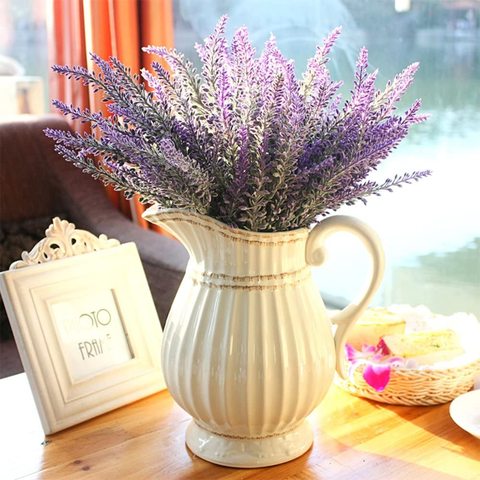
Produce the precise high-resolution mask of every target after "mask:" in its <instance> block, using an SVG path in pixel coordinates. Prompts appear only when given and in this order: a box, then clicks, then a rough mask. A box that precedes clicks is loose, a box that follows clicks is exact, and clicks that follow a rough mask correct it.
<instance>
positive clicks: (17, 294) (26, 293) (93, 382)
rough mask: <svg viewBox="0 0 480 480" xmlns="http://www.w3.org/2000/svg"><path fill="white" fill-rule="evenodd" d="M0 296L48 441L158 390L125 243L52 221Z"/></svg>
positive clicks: (146, 296)
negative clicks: (71, 428) (60, 432)
mask: <svg viewBox="0 0 480 480" xmlns="http://www.w3.org/2000/svg"><path fill="white" fill-rule="evenodd" d="M46 235H47V236H46V238H45V239H44V240H42V241H41V242H39V243H38V244H37V245H36V247H35V248H34V249H33V250H32V251H31V252H30V253H27V252H24V253H23V255H22V260H21V261H19V262H15V263H14V264H12V266H11V268H10V270H8V271H5V272H1V273H0V292H1V294H2V297H3V300H4V304H5V307H6V310H7V314H8V317H9V320H10V324H11V326H12V331H13V334H14V338H15V341H16V344H17V347H18V350H19V354H20V358H21V360H22V363H23V366H24V368H25V372H26V374H27V377H28V380H29V383H30V386H31V388H32V392H33V396H34V399H35V403H36V406H37V409H38V412H39V416H40V419H41V422H42V426H43V429H44V431H45V433H46V434H51V433H54V432H57V431H60V430H63V429H65V428H67V427H70V426H72V425H75V424H77V423H80V422H83V421H85V420H88V419H90V418H93V417H95V416H97V415H100V414H102V413H105V412H108V411H110V410H113V409H115V408H118V407H120V406H123V405H126V404H128V403H131V402H133V401H136V400H139V399H141V398H143V397H146V396H148V395H151V394H153V393H156V392H158V391H160V390H162V389H164V388H166V387H165V381H164V378H163V374H162V367H161V357H160V347H161V341H162V335H163V333H162V329H161V325H160V321H159V319H158V315H157V312H156V310H155V306H154V303H153V299H152V296H151V293H150V289H149V286H148V283H147V280H146V277H145V273H144V271H143V267H142V264H141V261H140V257H139V254H138V251H137V248H136V246H135V244H134V243H125V244H122V245H120V244H119V242H118V241H117V240H113V239H110V240H109V239H107V238H106V237H105V236H104V235H100V237H98V238H97V237H95V236H94V235H92V234H91V233H89V232H86V231H83V230H75V225H73V224H71V223H69V222H67V221H65V220H60V219H59V218H55V219H54V220H53V224H52V225H51V226H50V227H49V229H47V231H46Z"/></svg>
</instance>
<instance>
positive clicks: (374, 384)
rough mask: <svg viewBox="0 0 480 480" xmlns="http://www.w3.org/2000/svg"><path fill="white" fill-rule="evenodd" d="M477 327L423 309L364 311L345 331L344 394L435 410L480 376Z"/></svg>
mask: <svg viewBox="0 0 480 480" xmlns="http://www.w3.org/2000/svg"><path fill="white" fill-rule="evenodd" d="M479 341H480V323H479V322H478V321H477V319H476V318H475V317H474V316H473V315H467V314H455V315H452V316H450V317H446V316H441V315H434V314H432V313H431V312H430V311H429V310H428V309H426V308H425V307H410V306H393V307H390V308H388V309H386V308H372V309H369V310H367V312H366V313H365V314H364V316H363V317H362V318H361V319H359V321H358V322H357V324H356V325H355V327H354V328H353V329H352V331H351V332H350V335H349V337H348V340H347V345H346V355H347V359H348V361H349V366H350V375H349V378H348V379H347V380H342V379H340V378H337V380H336V381H337V384H339V385H340V386H341V387H342V388H344V389H346V390H348V391H349V392H351V393H353V394H355V395H359V396H363V397H366V398H370V399H374V400H379V401H382V402H386V403H393V404H404V405H434V404H438V403H444V402H447V401H450V400H452V399H453V398H455V397H456V396H458V395H460V394H461V393H464V392H466V391H468V390H470V389H471V388H472V386H473V384H474V380H475V377H476V376H478V375H480V352H479V350H478V342H479Z"/></svg>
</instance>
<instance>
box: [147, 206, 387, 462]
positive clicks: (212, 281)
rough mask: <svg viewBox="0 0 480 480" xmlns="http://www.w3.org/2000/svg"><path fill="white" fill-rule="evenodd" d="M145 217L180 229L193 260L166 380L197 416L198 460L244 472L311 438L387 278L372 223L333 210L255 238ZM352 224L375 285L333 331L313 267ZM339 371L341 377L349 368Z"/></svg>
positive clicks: (173, 322) (190, 221)
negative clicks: (351, 336) (352, 336)
mask: <svg viewBox="0 0 480 480" xmlns="http://www.w3.org/2000/svg"><path fill="white" fill-rule="evenodd" d="M144 217H145V218H146V219H147V220H149V221H151V222H154V223H157V224H159V225H160V226H161V227H162V228H165V229H166V230H167V231H169V232H170V233H172V234H173V235H175V236H176V237H177V238H178V239H179V240H180V241H181V242H182V243H183V244H184V246H185V247H186V248H187V250H188V252H189V254H190V260H189V263H188V266H187V270H186V274H185V278H184V279H183V281H182V284H181V285H180V288H179V291H178V293H177V296H176V298H175V301H174V302H173V305H172V308H171V310H170V314H169V317H168V319H167V323H166V327H165V331H164V339H163V345H162V362H163V368H164V375H165V381H166V383H167V387H168V389H169V390H170V393H171V394H172V396H173V397H174V399H175V400H176V401H177V403H178V404H179V405H180V406H181V407H182V408H183V409H185V410H186V411H187V412H188V413H189V414H190V415H191V416H192V417H193V419H194V421H193V423H192V424H191V425H190V427H189V429H188V432H187V445H188V446H189V447H190V449H191V450H192V451H193V452H194V453H195V454H197V455H198V456H200V457H202V458H204V459H206V460H209V461H212V462H214V463H219V464H221V465H229V466H236V467H251V466H257V467H258V466H267V465H273V464H277V463H282V462H286V461H288V460H291V459H293V458H296V457H297V456H299V455H301V454H302V453H304V452H305V451H306V450H307V449H308V448H309V446H310V445H311V443H312V433H311V430H310V428H309V426H308V423H306V422H305V418H306V417H307V415H308V414H309V413H310V412H311V411H312V410H313V409H314V408H315V407H316V406H317V405H318V404H319V402H320V401H321V400H322V398H323V397H324V396H325V394H326V393H327V391H328V389H329V387H330V384H331V382H332V379H333V373H334V370H335V364H336V356H335V344H336V345H337V349H338V350H339V351H338V355H337V359H338V360H341V362H343V358H344V354H343V345H344V343H345V335H346V333H347V331H348V329H349V327H350V326H351V325H352V322H354V321H355V320H356V318H358V316H359V315H361V313H362V312H363V310H364V309H365V308H366V307H367V305H368V302H369V301H370V299H371V297H372V296H373V294H374V293H375V290H376V289H377V287H378V285H379V283H380V280H381V276H382V273H383V254H382V249H381V247H380V244H379V242H378V239H377V238H376V236H375V234H374V233H373V232H371V231H370V230H369V229H368V227H366V226H365V225H364V224H361V223H360V222H358V221H356V220H355V219H352V218H350V217H339V216H337V217H330V218H329V219H327V220H324V221H323V222H321V223H320V224H319V225H318V226H316V227H315V228H314V229H313V230H312V231H311V232H310V231H309V230H308V229H298V230H294V231H290V232H279V233H255V232H248V231H244V230H238V229H232V228H229V227H227V226H226V225H224V224H222V223H221V222H218V221H216V220H212V219H211V218H209V217H205V216H201V215H197V214H191V213H187V212H185V211H182V210H160V209H158V208H157V207H151V208H150V209H148V210H147V211H146V212H145V214H144ZM338 230H348V231H350V232H352V233H354V234H356V235H358V236H359V237H360V238H361V239H363V241H364V243H365V244H366V246H367V250H368V251H369V252H370V253H371V255H372V259H373V265H374V268H373V276H372V278H371V281H370V287H369V289H368V291H367V293H366V294H365V296H364V298H363V300H362V301H361V302H360V303H359V304H358V305H351V306H350V307H347V309H346V310H344V311H342V312H340V314H339V315H338V317H337V319H338V323H339V325H338V329H337V334H336V338H335V340H334V338H333V337H332V333H331V322H330V319H329V318H328V316H327V313H326V310H325V307H324V305H323V302H322V299H321V297H320V295H319V293H318V287H317V286H316V285H315V284H314V282H313V280H312V276H311V272H310V266H309V264H321V263H322V261H323V258H324V254H323V251H322V245H323V242H324V240H325V238H326V237H327V236H328V235H330V234H331V233H333V232H335V231H338ZM337 366H338V370H339V371H340V373H344V367H343V365H342V363H340V362H339V363H338V365H337Z"/></svg>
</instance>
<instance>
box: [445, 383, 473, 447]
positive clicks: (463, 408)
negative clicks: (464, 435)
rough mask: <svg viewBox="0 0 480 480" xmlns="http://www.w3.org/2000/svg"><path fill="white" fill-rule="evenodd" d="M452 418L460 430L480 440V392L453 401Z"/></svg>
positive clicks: (465, 394) (470, 393) (463, 395)
mask: <svg viewBox="0 0 480 480" xmlns="http://www.w3.org/2000/svg"><path fill="white" fill-rule="evenodd" d="M450 416H451V417H452V419H453V421H454V422H455V423H456V424H457V425H458V426H459V427H460V428H463V429H464V430H465V431H467V432H468V433H471V434H472V435H473V436H474V437H477V438H479V439H480V390H472V391H471V392H467V393H463V394H462V395H460V396H458V397H457V398H456V399H455V400H453V402H452V403H451V404H450Z"/></svg>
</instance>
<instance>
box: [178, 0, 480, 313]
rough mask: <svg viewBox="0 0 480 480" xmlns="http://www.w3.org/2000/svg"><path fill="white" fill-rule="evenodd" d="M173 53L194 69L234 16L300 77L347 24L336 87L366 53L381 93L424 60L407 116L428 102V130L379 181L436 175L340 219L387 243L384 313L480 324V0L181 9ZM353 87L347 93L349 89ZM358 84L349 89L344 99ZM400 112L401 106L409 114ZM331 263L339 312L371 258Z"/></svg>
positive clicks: (219, 0) (323, 0) (212, 4)
mask: <svg viewBox="0 0 480 480" xmlns="http://www.w3.org/2000/svg"><path fill="white" fill-rule="evenodd" d="M174 5H175V44H176V46H177V48H178V49H179V50H181V51H183V52H185V53H186V54H187V55H188V56H189V57H190V58H191V59H192V60H194V59H196V58H197V56H196V53H195V51H194V48H193V45H194V43H195V42H197V41H201V40H202V39H203V38H204V37H206V36H207V35H208V34H209V33H210V32H211V31H212V30H213V27H214V25H215V23H216V21H217V19H218V18H219V17H220V16H221V15H222V14H223V13H227V14H228V15H229V17H230V22H229V27H228V32H229V33H230V35H231V34H232V33H233V31H234V30H235V29H236V28H238V27H239V26H241V25H246V26H247V27H248V28H249V31H250V38H251V40H252V41H253V43H254V44H255V46H256V47H257V49H258V50H261V48H262V45H263V43H264V42H265V41H266V40H267V38H268V37H269V35H270V32H273V33H274V34H275V36H276V37H277V40H278V44H279V47H280V48H281V50H282V52H283V53H284V54H285V55H286V56H288V57H290V58H294V59H295V61H296V68H297V72H298V73H301V72H302V71H303V70H304V69H305V66H306V61H307V59H308V58H309V57H311V56H312V55H313V53H314V49H315V45H316V44H318V43H319V42H320V41H321V40H322V39H323V37H324V36H325V35H326V33H327V32H329V31H330V30H331V29H333V28H334V27H335V26H337V25H342V26H343V34H342V39H341V41H339V42H338V44H337V46H336V48H335V49H334V51H333V54H332V61H331V63H330V69H331V71H332V74H333V76H334V77H336V78H338V79H345V80H347V81H348V80H349V79H351V78H352V67H353V64H354V62H355V58H356V54H357V52H358V50H359V49H360V48H361V47H362V46H363V45H365V46H366V47H367V48H368V50H369V54H370V64H371V66H372V68H377V67H378V68H379V70H380V75H379V80H378V86H379V87H380V86H383V84H384V83H385V82H386V80H387V79H389V78H392V77H393V76H394V75H395V74H396V73H398V72H400V71H401V70H402V69H403V68H404V67H405V66H407V65H408V64H410V63H412V62H415V61H419V62H420V64H421V67H420V71H419V72H418V73H417V77H416V82H415V84H414V85H413V87H412V88H411V89H410V91H409V93H408V97H407V98H405V101H404V102H403V106H404V107H405V106H407V104H409V103H411V102H412V101H413V100H414V99H415V98H422V99H423V105H424V107H423V111H424V112H426V113H430V114H431V118H430V120H429V121H428V122H426V123H424V124H422V125H418V126H416V127H414V128H412V130H411V133H410V135H409V136H408V137H407V139H405V140H404V141H403V142H402V143H401V144H400V146H399V147H398V149H397V150H396V151H395V152H394V153H393V154H392V155H391V156H390V157H389V158H388V159H387V160H386V161H385V162H384V164H383V165H382V167H381V169H380V171H379V172H378V175H379V177H380V178H384V177H388V176H392V175H394V174H395V173H403V172H405V171H414V170H423V169H431V170H433V175H432V177H430V178H428V179H425V180H422V181H421V182H419V183H418V184H414V185H411V186H405V187H404V188H403V189H399V190H397V191H395V192H394V193H393V194H389V193H385V194H384V195H382V196H381V197H378V198H377V197H375V198H372V199H371V200H370V201H369V203H368V205H367V207H364V206H363V205H361V204H360V205H355V206H353V207H348V208H343V209H342V210H341V211H339V212H338V213H343V214H349V215H355V216H357V217H359V218H361V219H363V220H365V221H366V222H367V223H368V224H370V225H371V226H372V227H373V228H374V229H375V230H376V231H377V232H378V233H379V235H380V236H381V238H382V240H383V243H384V248H385V251H386V258H387V272H386V276H385V280H384V282H383V287H382V290H381V292H379V294H378V295H377V297H376V303H378V304H382V305H388V304H392V303H410V304H413V305H417V304H424V305H427V306H428V307H429V308H430V309H431V310H432V311H435V312H438V313H444V314H449V313H453V312H456V311H467V312H472V313H475V314H476V315H477V316H479V317H480V216H479V213H480V212H479V202H478V198H477V199H476V200H475V198H476V197H475V196H478V187H477V183H478V178H480V162H479V153H478V140H477V139H478V128H479V127H478V125H480V89H479V83H478V82H479V78H480V2H479V1H478V0H443V1H433V0H391V1H386V0H372V1H367V0H364V1H358V0H343V1H341V0H328V1H327V0H297V1H295V2H291V1H288V0H279V1H275V2H257V1H254V0H235V1H234V0H208V1H203V2H202V6H201V8H199V6H198V2H196V1H195V0H176V1H175V2H174ZM347 83H348V82H347ZM350 86H351V85H348V84H347V85H346V91H348V88H349V87H350ZM401 107H402V106H400V108H401ZM333 243H334V245H333V259H332V262H329V263H328V265H326V267H325V268H323V269H319V271H318V272H316V275H317V276H318V280H319V282H320V288H321V290H322V293H323V294H324V296H325V298H326V299H327V300H329V301H330V303H331V304H332V305H335V304H337V305H339V306H340V305H342V304H345V303H346V302H348V300H350V299H351V298H352V296H354V294H355V292H356V291H357V290H358V282H359V281H360V280H361V274H362V271H363V270H365V269H366V268H367V266H368V263H367V262H366V260H365V259H364V255H363V254H362V251H361V249H357V248H356V246H355V245H354V244H352V243H351V242H349V241H347V240H343V239H339V240H336V241H335V242H332V244H333Z"/></svg>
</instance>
